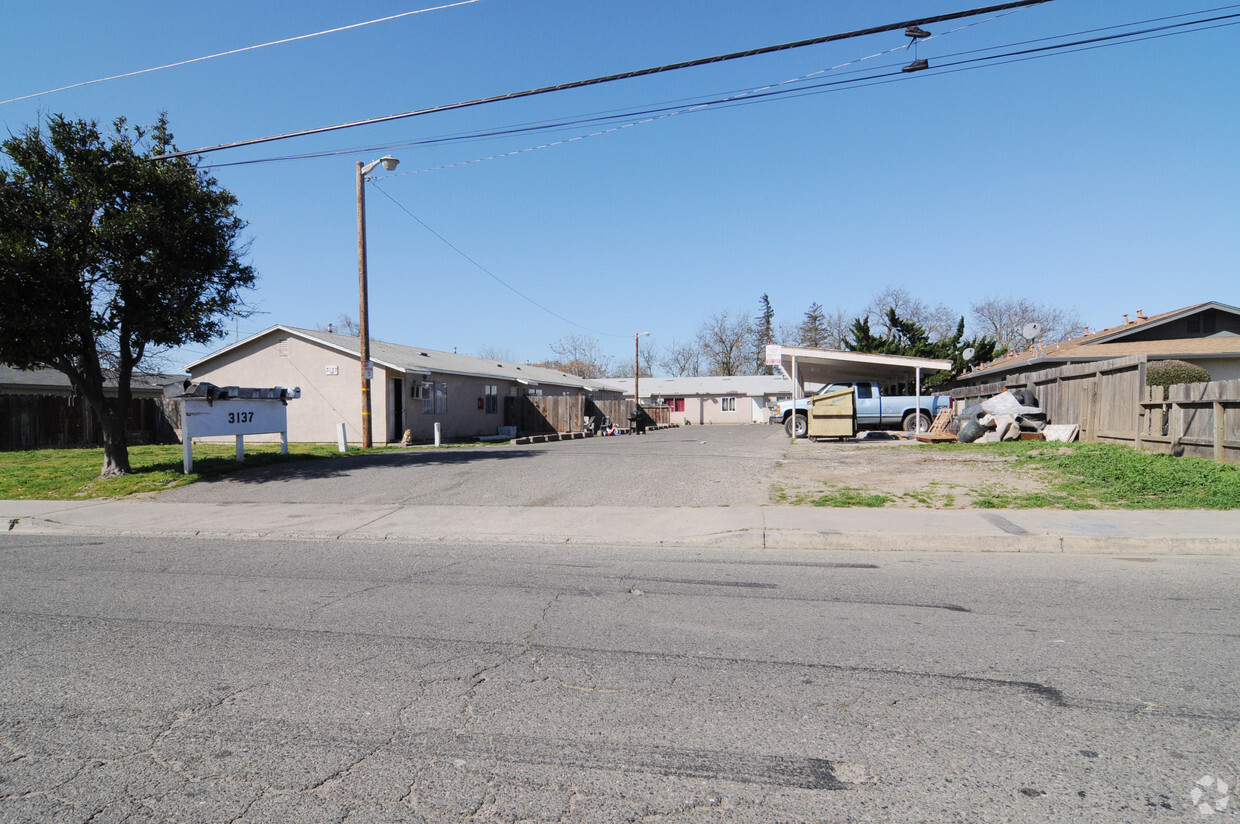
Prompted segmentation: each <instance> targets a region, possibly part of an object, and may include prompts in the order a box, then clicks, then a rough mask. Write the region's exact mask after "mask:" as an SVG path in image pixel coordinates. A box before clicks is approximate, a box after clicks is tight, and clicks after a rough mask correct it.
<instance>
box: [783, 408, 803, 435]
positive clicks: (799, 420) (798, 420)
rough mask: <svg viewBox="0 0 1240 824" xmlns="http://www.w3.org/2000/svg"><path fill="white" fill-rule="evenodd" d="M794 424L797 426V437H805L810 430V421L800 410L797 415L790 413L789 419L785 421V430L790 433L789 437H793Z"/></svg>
mask: <svg viewBox="0 0 1240 824" xmlns="http://www.w3.org/2000/svg"><path fill="white" fill-rule="evenodd" d="M794 426H795V427H796V437H798V438H804V437H805V436H806V434H807V433H808V432H809V423H808V421H807V420H806V418H805V416H804V415H802V414H801V413H800V412H798V413H797V414H795V415H789V416H788V419H787V420H786V421H784V431H785V432H787V433H788V437H789V438H791V437H793V431H792V428H793V427H794Z"/></svg>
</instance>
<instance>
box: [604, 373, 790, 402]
mask: <svg viewBox="0 0 1240 824" xmlns="http://www.w3.org/2000/svg"><path fill="white" fill-rule="evenodd" d="M603 382H604V383H607V384H608V385H610V386H613V387H615V389H616V391H618V392H622V393H624V394H626V395H631V394H633V379H632V378H605V379H604V381H603ZM638 389H639V391H640V392H641V393H642V396H643V397H647V398H651V397H660V398H678V397H681V396H688V395H706V396H724V395H745V396H749V397H762V396H764V395H777V394H780V393H782V392H791V391H792V381H790V380H788V379H787V378H785V377H784V376H783V375H735V376H719V375H708V376H703V377H685V378H642V379H641V382H640V383H639V384H638Z"/></svg>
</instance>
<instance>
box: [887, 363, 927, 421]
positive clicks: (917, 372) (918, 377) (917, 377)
mask: <svg viewBox="0 0 1240 824" xmlns="http://www.w3.org/2000/svg"><path fill="white" fill-rule="evenodd" d="M914 375H915V380H916V381H917V385H916V386H914V387H913V390H914V391H915V392H916V393H917V417H916V418H914V419H913V420H915V421H917V425H916V426H914V427H913V432H914V434H915V433H917V432H920V431H921V367H920V366H918V367H916V368H915V371H914ZM879 403H882V401H879Z"/></svg>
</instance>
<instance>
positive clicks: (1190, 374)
mask: <svg viewBox="0 0 1240 824" xmlns="http://www.w3.org/2000/svg"><path fill="white" fill-rule="evenodd" d="M1208 380H1210V373H1209V372H1207V371H1206V370H1205V369H1202V368H1201V367H1200V366H1196V365H1194V364H1191V363H1188V362H1187V361H1182V360H1164V361H1155V362H1154V363H1151V364H1150V365H1149V367H1148V368H1147V369H1146V370H1145V385H1146V386H1161V387H1162V388H1163V398H1164V399H1166V397H1167V387H1169V386H1175V385H1176V384H1180V383H1205V382H1206V381H1208Z"/></svg>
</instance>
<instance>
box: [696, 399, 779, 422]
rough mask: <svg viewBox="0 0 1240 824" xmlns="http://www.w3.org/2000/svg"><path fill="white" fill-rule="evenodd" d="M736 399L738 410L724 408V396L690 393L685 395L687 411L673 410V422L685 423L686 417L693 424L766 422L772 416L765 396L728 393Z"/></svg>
mask: <svg viewBox="0 0 1240 824" xmlns="http://www.w3.org/2000/svg"><path fill="white" fill-rule="evenodd" d="M724 397H731V398H735V399H736V411H735V412H725V411H724V410H723V402H722V397H720V396H714V397H711V396H709V395H706V396H702V395H688V396H686V397H685V411H684V412H673V413H672V423H683V422H684V419H685V418H688V419H689V422H690V423H691V424H729V423H765V422H766V419H767V418H768V417H770V413H769V412H768V411H767V410H766V408H765V406H764V404H765V403H766V399H765V398H754V397H749V396H747V395H727V396H724Z"/></svg>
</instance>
